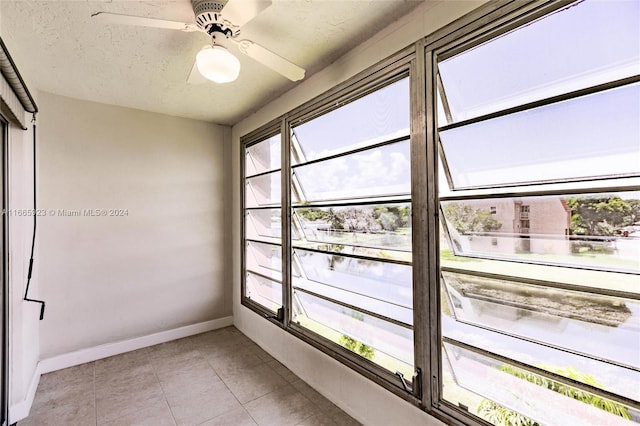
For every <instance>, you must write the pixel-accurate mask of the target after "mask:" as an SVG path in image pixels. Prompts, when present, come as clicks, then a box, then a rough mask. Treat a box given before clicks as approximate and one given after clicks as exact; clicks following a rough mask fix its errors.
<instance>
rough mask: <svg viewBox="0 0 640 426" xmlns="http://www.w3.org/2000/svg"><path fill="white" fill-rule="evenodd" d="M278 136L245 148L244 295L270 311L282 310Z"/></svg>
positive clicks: (261, 140)
mask: <svg viewBox="0 0 640 426" xmlns="http://www.w3.org/2000/svg"><path fill="white" fill-rule="evenodd" d="M280 146H281V142H280V135H279V134H276V135H273V136H271V137H266V138H262V139H260V140H258V141H257V142H255V143H252V144H250V145H247V146H246V147H245V149H244V175H245V180H244V182H245V187H244V256H243V260H244V267H243V269H244V280H243V284H244V285H243V296H244V297H246V298H247V299H249V300H251V301H252V302H253V303H256V304H258V305H260V306H261V307H262V308H264V309H266V310H267V311H269V312H273V313H276V312H277V311H278V309H280V308H281V307H282V303H283V301H282V235H281V233H282V214H281V213H282V212H281V209H280V205H281V202H282V201H281V192H282V191H281V182H280V180H281V172H280V170H281V168H280V158H281V157H280V151H281V148H280Z"/></svg>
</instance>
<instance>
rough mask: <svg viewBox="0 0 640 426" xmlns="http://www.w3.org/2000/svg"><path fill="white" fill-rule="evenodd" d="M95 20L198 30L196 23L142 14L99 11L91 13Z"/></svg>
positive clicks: (190, 30) (169, 28) (180, 29)
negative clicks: (133, 14)
mask: <svg viewBox="0 0 640 426" xmlns="http://www.w3.org/2000/svg"><path fill="white" fill-rule="evenodd" d="M91 18H92V19H93V20H95V21H98V22H102V23H105V24H119V25H136V26H140V27H153V28H165V29H168V30H179V31H184V32H188V33H190V32H193V31H198V27H197V26H196V25H195V24H185V23H184V22H175V21H165V20H164V19H154V18H145V17H142V16H131V15H120V14H119V13H109V12H97V13H94V14H92V15H91Z"/></svg>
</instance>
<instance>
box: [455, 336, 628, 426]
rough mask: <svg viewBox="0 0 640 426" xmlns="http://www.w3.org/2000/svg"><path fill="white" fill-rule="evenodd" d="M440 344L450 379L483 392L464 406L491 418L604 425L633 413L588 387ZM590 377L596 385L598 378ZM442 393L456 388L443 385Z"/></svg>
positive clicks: (562, 371) (571, 371) (566, 370)
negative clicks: (444, 389)
mask: <svg viewBox="0 0 640 426" xmlns="http://www.w3.org/2000/svg"><path fill="white" fill-rule="evenodd" d="M443 349H444V350H443V365H447V368H449V369H450V371H451V372H452V376H453V379H454V382H455V385H456V386H459V387H460V388H464V389H466V390H468V391H470V392H473V393H474V394H476V395H480V396H482V397H483V399H482V400H480V401H479V402H478V401H477V399H471V400H470V399H467V400H466V401H467V403H469V402H471V403H475V404H477V405H475V406H474V405H469V406H468V409H469V412H471V413H473V414H476V415H479V416H480V417H482V418H484V419H486V420H487V421H489V422H491V423H493V424H496V425H505V424H513V425H515V424H522V425H534V424H562V425H583V424H592V425H604V424H607V425H609V424H628V423H626V422H625V421H624V419H628V420H631V418H632V416H633V417H634V418H635V419H637V418H638V417H637V416H638V414H639V413H638V412H637V411H635V410H632V409H631V408H629V407H626V406H623V405H621V404H619V403H615V402H613V401H611V400H607V399H604V398H601V397H598V396H596V395H594V394H592V393H589V392H587V391H583V390H579V389H577V388H575V387H572V386H568V385H566V384H563V383H560V382H557V381H554V380H551V379H548V378H546V377H543V376H540V375H537V374H534V373H529V372H526V371H525V370H522V369H520V368H518V367H515V366H513V365H510V364H507V363H503V362H500V361H498V360H495V359H492V358H489V357H487V356H484V355H481V354H478V353H475V352H472V351H470V350H467V349H464V348H462V347H459V346H456V345H453V344H450V343H444V344H443ZM549 368H550V369H553V370H554V372H555V373H557V374H559V375H561V376H565V377H575V376H579V375H583V374H584V373H582V372H579V371H576V369H575V368H570V367H555V368H551V367H549ZM585 381H587V380H585ZM589 381H590V382H591V384H592V385H593V386H596V387H601V385H600V384H599V383H597V381H595V380H593V379H589ZM444 395H445V397H446V396H455V393H454V392H447V391H445V392H444ZM452 402H454V403H456V404H457V403H458V402H459V401H455V400H453V401H452ZM534 422H535V423H534Z"/></svg>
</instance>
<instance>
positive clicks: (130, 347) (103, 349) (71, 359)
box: [38, 317, 233, 374]
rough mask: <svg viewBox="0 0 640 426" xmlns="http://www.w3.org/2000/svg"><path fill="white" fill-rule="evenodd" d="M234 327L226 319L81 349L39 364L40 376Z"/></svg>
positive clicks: (230, 318) (227, 318)
mask: <svg viewBox="0 0 640 426" xmlns="http://www.w3.org/2000/svg"><path fill="white" fill-rule="evenodd" d="M230 325H233V317H224V318H219V319H214V320H211V321H205V322H200V323H198V324H192V325H187V326H184V327H179V328H174V329H172V330H166V331H160V332H158V333H154V334H149V335H147V336H142V337H136V338H133V339H127V340H121V341H119V342H114V343H107V344H104V345H100V346H94V347H92V348H87V349H81V350H79V351H75V352H69V353H67V354H62V355H57V356H54V357H51V358H46V359H43V360H41V361H40V362H39V363H38V366H39V369H40V374H45V373H49V372H51V371H56V370H62V369H63V368H68V367H73V366H75V365H80V364H84V363H85V362H91V361H95V360H98V359H102V358H107V357H110V356H114V355H119V354H123V353H125V352H131V351H135V350H136V349H142V348H146V347H147V346H153V345H157V344H159V343H164V342H170V341H171V340H176V339H181V338H183V337H187V336H192V335H194V334H199V333H205V332H207V331H211V330H216V329H218V328H222V327H227V326H230Z"/></svg>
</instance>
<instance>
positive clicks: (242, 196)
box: [240, 143, 248, 303]
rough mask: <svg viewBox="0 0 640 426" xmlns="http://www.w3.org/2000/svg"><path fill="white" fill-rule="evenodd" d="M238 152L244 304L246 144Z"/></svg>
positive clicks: (241, 282)
mask: <svg viewBox="0 0 640 426" xmlns="http://www.w3.org/2000/svg"><path fill="white" fill-rule="evenodd" d="M240 150H241V151H242V153H241V155H240V170H241V173H242V181H241V183H240V211H241V217H240V240H241V242H242V244H241V245H240V247H241V248H240V250H241V252H240V271H241V276H240V300H241V301H242V302H243V303H244V301H245V300H246V299H247V297H246V295H247V282H246V281H247V279H246V271H247V259H246V257H247V245H246V239H247V229H246V228H247V221H248V220H247V219H248V217H247V213H248V211H247V208H246V202H245V197H246V186H247V180H246V165H245V162H246V157H247V144H246V143H241V144H240Z"/></svg>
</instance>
